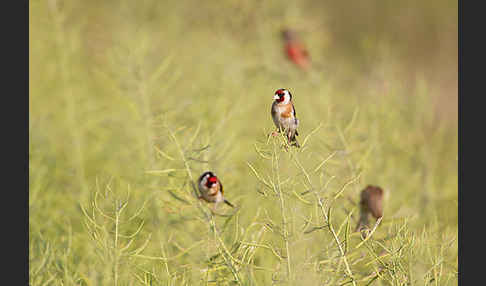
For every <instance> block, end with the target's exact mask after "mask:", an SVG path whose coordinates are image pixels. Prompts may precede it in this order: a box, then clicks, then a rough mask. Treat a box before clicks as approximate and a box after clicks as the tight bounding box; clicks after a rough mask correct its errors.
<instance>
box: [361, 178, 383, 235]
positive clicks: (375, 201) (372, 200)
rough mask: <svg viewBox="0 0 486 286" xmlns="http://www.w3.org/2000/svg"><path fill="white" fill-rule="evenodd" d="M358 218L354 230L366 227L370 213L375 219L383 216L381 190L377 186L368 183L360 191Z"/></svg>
mask: <svg viewBox="0 0 486 286" xmlns="http://www.w3.org/2000/svg"><path fill="white" fill-rule="evenodd" d="M359 205H360V214H361V216H360V219H359V222H358V225H357V226H356V231H361V230H362V229H363V228H368V227H369V226H368V217H369V215H370V214H371V215H372V216H373V217H374V218H375V219H378V218H381V217H383V190H382V189H381V188H380V187H378V186H372V185H368V186H367V187H366V188H365V189H364V190H362V191H361V201H360V203H359Z"/></svg>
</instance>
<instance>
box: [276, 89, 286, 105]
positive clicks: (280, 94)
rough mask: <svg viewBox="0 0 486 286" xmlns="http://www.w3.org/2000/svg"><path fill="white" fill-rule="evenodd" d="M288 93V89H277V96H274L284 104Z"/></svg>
mask: <svg viewBox="0 0 486 286" xmlns="http://www.w3.org/2000/svg"><path fill="white" fill-rule="evenodd" d="M287 94H288V91H287V90H286V89H283V88H281V89H277V91H276V92H275V95H274V96H273V99H275V100H276V101H277V102H283V101H284V100H285V97H286V96H287Z"/></svg>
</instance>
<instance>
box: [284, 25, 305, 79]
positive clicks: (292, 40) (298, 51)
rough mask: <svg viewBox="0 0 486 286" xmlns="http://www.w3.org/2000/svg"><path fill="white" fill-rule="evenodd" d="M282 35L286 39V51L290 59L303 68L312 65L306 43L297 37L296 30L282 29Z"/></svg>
mask: <svg viewBox="0 0 486 286" xmlns="http://www.w3.org/2000/svg"><path fill="white" fill-rule="evenodd" d="M282 37H283V39H284V41H285V53H286V54H287V57H288V58H289V60H291V61H292V62H293V63H294V64H296V65H297V66H298V67H300V68H301V69H303V70H308V69H309V67H310V57H309V53H308V52H307V50H306V48H305V47H304V45H303V44H302V43H301V42H300V40H299V39H298V38H297V35H296V33H295V32H294V31H292V30H290V29H284V30H282Z"/></svg>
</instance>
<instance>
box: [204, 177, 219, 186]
mask: <svg viewBox="0 0 486 286" xmlns="http://www.w3.org/2000/svg"><path fill="white" fill-rule="evenodd" d="M217 182H218V177H216V176H211V177H209V178H208V179H207V181H206V187H208V188H211V187H212V186H213V185H214V184H216V183H217Z"/></svg>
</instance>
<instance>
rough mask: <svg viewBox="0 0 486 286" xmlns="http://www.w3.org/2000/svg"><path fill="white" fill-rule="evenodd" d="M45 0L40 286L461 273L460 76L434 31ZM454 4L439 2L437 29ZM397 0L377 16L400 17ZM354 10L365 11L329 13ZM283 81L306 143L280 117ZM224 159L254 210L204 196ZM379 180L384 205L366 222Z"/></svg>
mask: <svg viewBox="0 0 486 286" xmlns="http://www.w3.org/2000/svg"><path fill="white" fill-rule="evenodd" d="M314 4H315V6H313V5H314ZM348 4H349V3H348ZM29 5H30V8H29V10H30V15H31V18H30V23H29V25H30V44H31V45H30V70H29V76H30V85H29V87H30V98H29V101H30V102H29V103H30V104H29V108H30V110H29V116H30V118H29V119H30V121H29V186H30V189H29V214H30V217H29V274H30V278H29V279H30V280H29V281H30V283H29V284H30V285H235V284H236V285H270V284H272V283H285V284H288V285H348V284H349V285H457V281H458V279H457V276H458V265H457V254H458V250H457V226H458V216H457V189H458V185H457V183H458V182H457V156H458V155H457V147H458V145H457V139H458V134H457V133H458V132H457V117H455V116H456V114H455V113H454V112H453V111H451V109H450V107H449V106H448V104H449V103H450V98H448V97H443V95H444V90H446V91H447V92H449V93H451V92H452V91H451V90H453V92H454V93H456V91H454V89H453V88H447V87H448V85H443V84H442V83H443V79H441V80H437V78H440V75H444V76H445V78H449V76H450V74H451V73H452V74H453V73H456V76H457V67H455V66H453V65H451V64H450V63H449V61H442V65H441V64H440V62H441V60H440V59H443V58H444V57H446V58H447V56H450V54H447V53H446V52H444V51H442V52H441V53H440V54H438V55H437V57H436V58H434V59H435V60H433V59H431V60H430V62H427V64H431V65H432V66H433V67H434V68H435V69H433V70H434V72H440V71H443V73H442V74H440V75H436V76H435V77H430V76H429V75H428V73H427V71H423V72H417V70H420V63H418V62H416V59H415V60H410V61H409V60H407V59H409V58H410V59H412V58H414V57H415V54H414V53H416V52H417V51H418V50H420V49H419V48H418V47H416V46H414V47H413V52H411V53H410V54H406V51H407V49H406V48H405V47H404V46H405V45H406V44H404V43H403V42H402V41H405V40H404V39H400V41H399V43H395V44H391V43H392V42H393V41H391V40H390V39H393V37H392V36H393V35H394V33H393V32H392V31H389V30H386V29H385V30H380V29H378V30H374V29H373V26H372V23H370V22H368V21H370V20H369V19H368V18H367V17H371V16H370V15H374V14H373V13H372V12H371V11H372V9H365V10H362V12H363V13H362V15H361V16H359V17H357V18H354V19H352V17H348V16H350V15H351V14H348V13H352V12H350V11H347V10H346V9H344V7H345V6H341V5H344V4H329V3H328V4H324V3H320V4H316V3H314V2H312V1H302V2H289V3H287V4H283V3H280V2H278V1H264V2H258V1H246V2H237V1H224V2H220V3H218V4H217V5H216V4H214V5H203V3H199V2H198V5H201V6H198V7H196V6H197V5H196V4H195V2H186V1H167V2H161V1H141V2H135V1H103V2H96V1H79V2H78V3H74V2H72V3H71V2H69V1H65V2H59V1H47V2H42V1H31V2H29ZM195 5H196V6H195ZM326 5H327V6H326ZM349 5H351V4H349ZM445 6H446V5H444V8H443V9H439V10H440V11H442V12H440V11H437V9H436V7H435V6H434V7H428V6H427V5H425V4H424V6H420V7H422V8H423V9H424V10H423V11H422V12H421V13H422V14H424V15H429V16H430V18H428V19H430V21H431V22H429V23H428V25H426V27H427V29H426V30H427V31H436V30H437V27H438V26H439V24H437V23H442V22H441V21H445V20H443V19H444V17H443V14H444V15H448V13H449V14H450V11H451V10H454V9H452V8H450V7H449V6H447V7H445ZM324 8H329V9H330V10H331V11H334V12H336V13H338V12H339V11H340V13H344V15H348V16H347V17H346V19H348V18H349V19H348V20H349V21H348V22H346V21H345V20H343V19H341V18H339V15H341V14H339V13H338V14H336V15H333V14H332V13H330V12H323V11H327V10H326V9H324ZM402 8H403V7H402ZM380 9H382V10H380V11H382V12H383V13H384V14H383V15H381V16H380V17H377V18H376V22H375V24H376V23H378V24H380V23H381V24H384V23H385V24H386V23H395V21H398V20H397V19H398V18H393V17H392V16H391V15H393V13H392V12H390V10H393V9H391V7H389V6H386V5H385V6H383V7H381V8H380ZM403 9H405V10H406V11H409V10H410V9H411V8H410V7H408V8H407V7H404V8H403ZM407 9H408V10H407ZM455 9H457V8H455ZM345 10H346V11H345ZM405 10H403V11H405ZM432 10H433V12H431V11H432ZM456 11H457V10H455V11H453V12H454V13H455V14H454V17H456V14H457V12H456ZM427 13H430V14H427ZM387 15H388V16H387ZM403 15H405V16H403V17H405V18H404V20H403V19H402V20H403V23H405V24H406V23H409V22H408V21H410V19H409V18H407V17H406V15H408V14H407V13H403ZM304 16H307V17H304ZM336 19H341V20H340V21H342V22H341V23H343V25H349V26H342V27H341V26H340V27H339V28H338V27H335V26H334V25H329V27H327V26H325V25H322V23H329V22H333V21H334V20H336ZM366 19H368V20H366ZM400 19H401V18H400ZM434 21H435V22H434ZM359 23H367V25H366V26H363V27H361V28H360V29H358V28H357V27H358V26H359ZM400 23H402V22H400ZM405 24H404V25H402V26H400V27H401V29H405V30H404V31H406V32H407V33H405V35H408V37H410V39H412V38H413V37H415V36H416V35H415V34H414V33H413V29H412V30H406V27H408V26H407V25H405ZM284 25H295V26H297V28H298V27H303V30H304V31H307V32H303V33H302V38H303V39H305V41H306V43H307V44H308V46H309V50H310V53H311V55H313V62H314V63H315V66H314V68H313V69H312V70H311V71H309V72H302V71H300V70H297V69H296V68H294V67H293V66H292V65H291V63H289V62H287V61H286V59H285V58H284V55H283V53H282V48H281V42H280V39H279V38H278V37H279V28H281V27H283V26H284ZM309 27H314V28H312V29H311V28H309ZM316 27H319V28H316ZM353 27H354V28H353ZM404 27H405V28H404ZM382 28H383V27H382ZM316 29H321V30H320V32H319V33H318V32H316V31H317V30H316ZM455 29H457V27H455ZM453 30H454V29H452V32H454V31H453ZM312 31H314V32H312ZM343 31H348V32H349V33H351V32H352V31H357V32H359V33H362V36H363V38H361V39H359V40H358V39H357V40H356V41H357V42H358V43H360V44H359V45H357V46H354V47H351V45H352V43H353V41H350V40H349V39H348V40H346V39H345V37H344V36H343V35H341V36H339V37H337V36H336V35H337V32H343ZM447 31H449V30H447ZM447 31H446V32H437V34H436V36H437V37H439V38H441V37H442V38H443V39H446V40H445V42H446V43H447V42H448V41H449V40H450V41H451V42H454V40H451V39H450V38H448V36H450V34H448V32H447ZM452 32H451V33H452ZM452 34H454V33H452ZM454 36H455V37H456V36H457V35H454ZM387 37H389V38H387ZM450 37H452V36H450ZM442 38H441V39H442ZM330 39H334V40H339V39H341V40H339V41H337V42H336V44H335V45H333V44H331V42H332V41H331V40H330ZM418 39H420V37H418ZM455 41H457V38H456V39H455ZM424 43H425V44H424V45H423V48H424V49H425V48H427V47H432V48H431V49H433V48H434V47H435V45H434V44H432V43H433V40H432V39H428V38H427V39H426V40H424ZM343 45H344V46H349V48H348V49H343ZM456 46H457V45H456ZM456 48H457V47H456ZM444 49H445V50H447V49H448V48H447V47H444ZM369 51H373V52H372V53H371V54H375V55H380V58H379V59H377V60H376V61H374V60H373V58H370V53H369ZM395 51H400V52H397V53H395ZM452 51H453V49H452ZM444 53H446V54H445V56H444ZM405 54H406V57H405V58H403V56H404V55H405ZM426 54H427V55H428V56H427V57H429V56H430V57H432V56H433V55H434V53H432V52H430V50H427V53H426ZM453 56H455V57H456V59H455V61H452V62H454V63H455V64H457V54H453ZM331 57H332V59H331ZM336 57H339V58H338V60H337V59H336ZM341 62H342V65H341ZM324 63H325V64H324ZM411 63H412V64H411ZM411 66H412V67H415V68H416V70H415V69H413V68H411ZM353 67H357V68H356V69H354V68H353ZM377 76H378V79H377ZM452 85H453V84H452ZM277 88H289V89H290V90H291V91H292V94H293V100H294V103H295V107H296V111H297V117H298V118H299V119H300V122H301V126H300V128H299V133H300V136H299V138H298V139H299V142H300V143H301V145H302V147H301V148H300V149H295V148H293V147H290V146H288V145H287V144H286V141H285V140H284V138H283V137H269V136H268V134H269V133H270V132H272V131H273V130H274V126H273V122H272V120H271V118H270V106H271V103H272V96H273V92H274V91H275V90H276V89H277ZM456 89H457V83H456ZM447 92H446V93H447ZM456 99H457V98H456ZM437 102H440V104H437ZM453 106H455V107H457V103H455V105H454V104H453ZM444 114H445V115H446V116H443V115H444ZM206 170H212V171H214V172H215V173H216V174H217V175H218V176H219V177H220V178H221V180H222V183H223V185H224V190H225V197H226V198H227V199H228V200H229V201H231V202H232V203H233V204H235V206H236V208H235V209H231V208H229V207H228V206H226V205H219V206H214V205H208V204H207V203H205V202H203V201H200V200H198V199H197V198H196V195H195V192H196V188H195V186H194V182H195V180H196V179H197V177H198V176H199V175H200V174H201V173H202V172H203V171H206ZM368 184H376V185H379V186H382V187H383V188H384V190H385V202H384V217H383V219H382V220H380V221H378V222H377V223H376V224H375V225H374V226H371V227H372V230H371V232H370V234H369V235H368V236H367V238H366V239H363V238H362V236H361V234H360V233H358V232H355V231H354V229H355V226H356V224H357V222H358V215H359V210H358V200H359V193H360V191H361V190H362V189H363V188H364V187H365V186H366V185H368Z"/></svg>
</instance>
